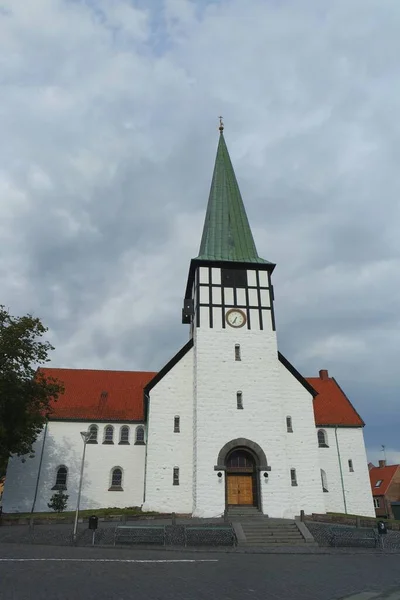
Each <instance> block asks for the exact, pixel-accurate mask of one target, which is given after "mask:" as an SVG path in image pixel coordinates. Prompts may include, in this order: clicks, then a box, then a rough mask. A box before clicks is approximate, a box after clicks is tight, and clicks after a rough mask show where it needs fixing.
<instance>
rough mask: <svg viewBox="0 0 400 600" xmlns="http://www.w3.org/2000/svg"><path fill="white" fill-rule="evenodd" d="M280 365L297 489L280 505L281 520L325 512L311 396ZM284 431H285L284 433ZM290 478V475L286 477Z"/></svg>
mask: <svg viewBox="0 0 400 600" xmlns="http://www.w3.org/2000/svg"><path fill="white" fill-rule="evenodd" d="M279 365H280V381H281V390H282V391H281V393H282V402H283V406H284V409H285V411H286V412H285V415H284V423H285V427H286V417H291V418H292V425H293V433H286V453H287V461H288V467H289V469H291V468H294V469H296V475H297V483H298V485H297V486H292V485H290V488H289V494H288V496H289V497H290V502H287V503H286V506H285V502H283V507H284V511H283V516H284V517H289V518H290V517H293V516H295V515H299V514H300V511H301V510H304V511H305V512H306V513H309V512H319V511H321V512H325V505H324V499H323V491H322V485H321V475H320V471H319V469H318V444H317V434H316V430H315V420H314V410H313V403H312V395H311V394H310V393H309V392H308V391H307V390H306V389H305V388H304V386H303V385H301V383H299V381H297V379H296V378H295V377H293V375H292V374H291V373H290V372H289V371H288V370H287V369H286V367H285V366H284V365H283V364H282V363H279ZM286 431H287V429H286ZM286 476H287V478H289V473H288V474H287V475H286Z"/></svg>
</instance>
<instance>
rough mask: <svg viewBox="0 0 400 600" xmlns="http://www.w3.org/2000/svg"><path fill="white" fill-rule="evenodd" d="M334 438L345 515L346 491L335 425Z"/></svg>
mask: <svg viewBox="0 0 400 600" xmlns="http://www.w3.org/2000/svg"><path fill="white" fill-rule="evenodd" d="M335 438H336V449H337V455H338V461H339V471H340V481H341V483H342V492H343V504H344V512H345V514H346V515H347V504H346V492H345V491H344V481H343V470H342V460H341V458H340V451H339V442H338V437H337V426H336V427H335Z"/></svg>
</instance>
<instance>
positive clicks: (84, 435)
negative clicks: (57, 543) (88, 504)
mask: <svg viewBox="0 0 400 600" xmlns="http://www.w3.org/2000/svg"><path fill="white" fill-rule="evenodd" d="M80 433H81V436H82V439H83V454H82V464H81V474H80V477H79V489H78V500H77V503H76V511H75V522H74V533H73V536H72V537H73V541H74V543H75V542H76V532H77V529H78V516H79V504H80V501H81V491H82V480H83V469H84V466H85V454H86V444H87V442H88V440H89V438H90V436H91V432H90V431H81V432H80Z"/></svg>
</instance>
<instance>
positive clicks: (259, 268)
mask: <svg viewBox="0 0 400 600" xmlns="http://www.w3.org/2000/svg"><path fill="white" fill-rule="evenodd" d="M274 267H275V265H274V264H273V263H271V262H269V261H267V260H265V259H263V258H260V257H259V255H258V253H257V249H256V246H255V243H254V239H253V235H252V232H251V229H250V225H249V221H248V218H247V215H246V211H245V208H244V204H243V200H242V197H241V194H240V190H239V186H238V183H237V180H236V177H235V173H234V170H233V166H232V163H231V160H230V157H229V153H228V149H227V146H226V143H225V139H224V133H223V125H222V123H221V125H220V136H219V143H218V149H217V156H216V160H215V167H214V173H213V178H212V183H211V190H210V195H209V200H208V206H207V213H206V218H205V223H204V229H203V235H202V238H201V244H200V251H199V255H198V256H197V258H195V259H193V260H192V261H191V265H190V271H189V277H188V284H187V289H186V298H185V305H184V309H183V321H184V322H186V323H187V322H190V324H191V336H192V337H193V342H194V381H193V399H194V406H193V421H194V422H193V434H194V440H193V442H194V444H193V474H194V482H193V483H194V486H193V496H194V497H193V514H194V515H195V516H200V517H203V516H204V517H211V516H213V515H214V514H217V513H221V509H222V512H223V510H224V509H225V506H226V505H232V504H240V505H245V504H249V505H256V506H257V507H258V508H260V509H261V508H262V486H261V483H262V481H263V480H264V479H267V478H268V477H269V470H270V468H271V467H270V465H269V464H268V463H267V459H266V456H265V451H264V450H263V446H265V440H266V436H265V433H266V428H267V429H270V426H271V423H273V424H274V425H273V427H272V428H271V429H272V430H273V429H275V432H274V433H273V432H272V431H271V433H272V434H273V436H274V437H276V436H277V434H278V431H276V429H278V430H279V428H281V429H282V431H283V430H284V426H285V420H284V415H283V414H282V407H281V405H280V402H279V399H278V396H279V370H278V351H277V342H276V334H275V319H274V306H273V302H274V296H273V287H272V283H271V273H272V271H273V269H274ZM271 400H272V401H271ZM267 405H268V410H267V411H266V410H265V407H266V406H267ZM263 413H265V416H266V417H267V420H268V424H269V426H268V424H267V423H265V422H263V421H264V419H263V418H262V417H263ZM275 450H277V448H275ZM281 461H282V457H280V462H281ZM236 463H237V464H236ZM241 465H243V467H242V466H241ZM229 471H232V473H230V472H229ZM260 475H261V476H262V478H260ZM264 475H265V476H264Z"/></svg>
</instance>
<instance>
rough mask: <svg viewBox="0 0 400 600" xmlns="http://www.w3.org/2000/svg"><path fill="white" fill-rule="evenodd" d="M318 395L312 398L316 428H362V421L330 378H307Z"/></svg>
mask: <svg viewBox="0 0 400 600" xmlns="http://www.w3.org/2000/svg"><path fill="white" fill-rule="evenodd" d="M306 379H307V381H308V383H309V384H310V385H312V387H313V388H314V389H315V391H316V392H318V395H317V396H315V398H314V401H313V402H314V417H315V424H316V425H317V427H322V426H331V427H332V426H334V425H338V426H339V427H340V426H341V427H363V426H364V425H365V423H364V421H363V420H362V418H361V417H360V415H359V414H358V413H357V411H356V409H355V408H354V407H353V405H352V404H351V402H350V400H349V399H348V398H347V396H346V394H345V393H344V392H343V390H342V389H341V388H340V386H339V385H338V384H337V383H336V380H335V379H333V378H332V377H328V373H327V371H326V378H324V379H321V377H307V378H306Z"/></svg>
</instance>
